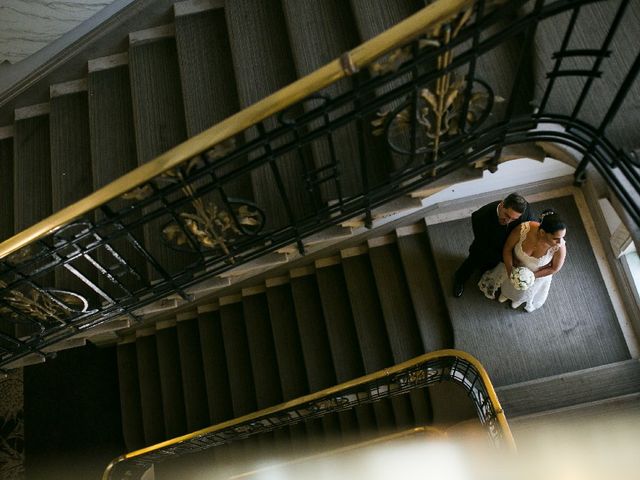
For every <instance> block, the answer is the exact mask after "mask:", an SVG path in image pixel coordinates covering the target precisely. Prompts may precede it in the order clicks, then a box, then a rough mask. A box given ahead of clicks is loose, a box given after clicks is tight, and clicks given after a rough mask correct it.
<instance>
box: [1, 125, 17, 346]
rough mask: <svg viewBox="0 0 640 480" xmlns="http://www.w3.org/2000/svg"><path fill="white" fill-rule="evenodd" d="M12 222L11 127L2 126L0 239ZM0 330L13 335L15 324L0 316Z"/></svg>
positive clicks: (10, 234)
mask: <svg viewBox="0 0 640 480" xmlns="http://www.w3.org/2000/svg"><path fill="white" fill-rule="evenodd" d="M9 130H11V132H10V133H11V135H9ZM3 132H4V133H5V135H2V133H3ZM13 222H14V221H13V128H11V129H7V128H4V129H2V131H0V241H1V240H6V239H7V238H9V237H11V236H12V235H13ZM0 332H1V333H5V334H7V335H11V336H13V335H15V334H16V330H15V324H14V323H13V322H10V321H8V320H5V319H4V318H0Z"/></svg>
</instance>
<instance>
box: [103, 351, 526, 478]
mask: <svg viewBox="0 0 640 480" xmlns="http://www.w3.org/2000/svg"><path fill="white" fill-rule="evenodd" d="M445 358H456V359H460V360H464V361H466V362H468V363H469V364H470V365H472V366H473V368H474V369H475V370H476V373H477V375H479V377H480V379H481V382H482V385H483V386H484V388H485V390H486V393H487V395H488V397H489V402H490V404H491V406H492V408H493V411H494V412H495V418H496V420H497V422H498V426H499V428H500V431H501V437H502V440H503V441H504V443H505V445H506V446H507V448H508V449H510V450H515V442H514V439H513V435H512V434H511V429H510V428H509V424H508V423H507V419H506V417H505V415H504V411H503V410H502V406H501V405H500V401H499V400H498V396H497V395H496V392H495V389H494V388H493V384H492V383H491V379H490V378H489V375H488V374H487V371H486V370H485V368H484V367H483V366H482V364H481V363H480V361H479V360H478V359H476V358H475V357H474V356H473V355H471V354H469V353H467V352H464V351H462V350H455V349H446V350H437V351H435V352H431V353H425V354H424V355H420V356H419V357H416V358H413V359H411V360H407V361H406V362H403V363H399V364H397V365H394V366H393V367H389V368H386V369H384V370H380V371H378V372H374V373H371V374H369V375H365V376H362V377H359V378H356V379H353V380H350V381H348V382H344V383H341V384H339V385H336V386H333V387H330V388H327V389H324V390H321V391H319V392H315V393H312V394H309V395H305V396H303V397H299V398H296V399H294V400H290V401H288V402H284V403H280V404H278V405H274V406H273V407H269V408H265V409H263V410H259V411H257V412H253V413H250V414H247V415H244V416H242V417H238V418H234V419H232V420H227V421H225V422H222V423H219V424H217V425H213V426H210V427H207V428H203V429H200V430H197V431H195V432H192V433H189V434H186V435H181V436H179V437H176V438H172V439H169V440H166V441H164V442H160V443H157V444H155V445H151V446H148V447H145V448H141V449H139V450H135V451H133V452H130V453H127V454H124V455H122V456H119V457H117V458H115V459H114V460H112V461H111V463H109V465H108V466H107V468H106V470H105V471H104V474H103V477H102V478H103V480H109V479H110V478H111V477H110V475H111V472H112V471H113V469H114V468H115V467H116V466H117V465H118V464H119V463H121V462H124V461H127V460H132V459H135V458H136V457H141V456H142V455H145V454H148V453H152V452H155V451H159V450H161V449H164V448H167V447H171V446H175V445H177V444H180V443H182V442H186V441H189V440H193V439H197V438H199V437H202V436H203V435H207V434H212V433H215V432H220V431H222V430H226V429H229V428H231V427H234V426H236V425H240V424H246V423H249V422H251V421H256V420H258V419H260V418H263V417H268V416H273V415H276V414H278V413H281V412H285V411H287V410H291V409H293V408H295V407H302V406H304V405H307V404H309V403H311V402H314V401H318V400H320V399H323V398H326V397H330V396H332V395H335V394H339V393H341V392H343V391H346V390H349V389H352V388H354V387H359V386H363V385H367V384H370V383H372V382H374V381H376V380H381V379H384V378H388V377H392V376H393V375H395V374H398V373H401V372H403V371H406V370H410V369H411V368H412V367H416V366H418V365H420V364H423V363H426V362H428V361H434V360H439V359H445Z"/></svg>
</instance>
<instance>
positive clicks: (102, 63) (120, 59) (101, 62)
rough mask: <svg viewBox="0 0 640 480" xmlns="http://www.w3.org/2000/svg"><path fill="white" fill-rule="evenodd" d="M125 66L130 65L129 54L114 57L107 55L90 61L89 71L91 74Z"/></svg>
mask: <svg viewBox="0 0 640 480" xmlns="http://www.w3.org/2000/svg"><path fill="white" fill-rule="evenodd" d="M124 65H129V52H121V53H115V54H113V55H107V56H106V57H99V58H94V59H92V60H89V62H88V63H87V70H88V72H89V73H94V72H100V71H103V70H108V69H110V68H116V67H121V66H124Z"/></svg>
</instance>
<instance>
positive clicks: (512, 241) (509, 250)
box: [502, 226, 522, 275]
mask: <svg viewBox="0 0 640 480" xmlns="http://www.w3.org/2000/svg"><path fill="white" fill-rule="evenodd" d="M521 228H522V227H521V226H520V227H517V228H514V229H513V230H512V231H511V233H510V234H509V236H508V237H507V241H506V242H505V244H504V247H503V249H502V261H503V262H504V266H505V267H507V275H511V269H512V268H513V247H515V246H516V243H518V240H520V229H521Z"/></svg>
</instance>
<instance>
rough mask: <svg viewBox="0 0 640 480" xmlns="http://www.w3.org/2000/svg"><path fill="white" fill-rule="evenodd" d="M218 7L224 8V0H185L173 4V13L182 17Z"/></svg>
mask: <svg viewBox="0 0 640 480" xmlns="http://www.w3.org/2000/svg"><path fill="white" fill-rule="evenodd" d="M220 8H224V0H185V1H183V2H176V3H175V4H174V5H173V14H174V16H175V17H182V16H186V15H193V14H196V13H200V12H207V11H209V10H217V9H220Z"/></svg>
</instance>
